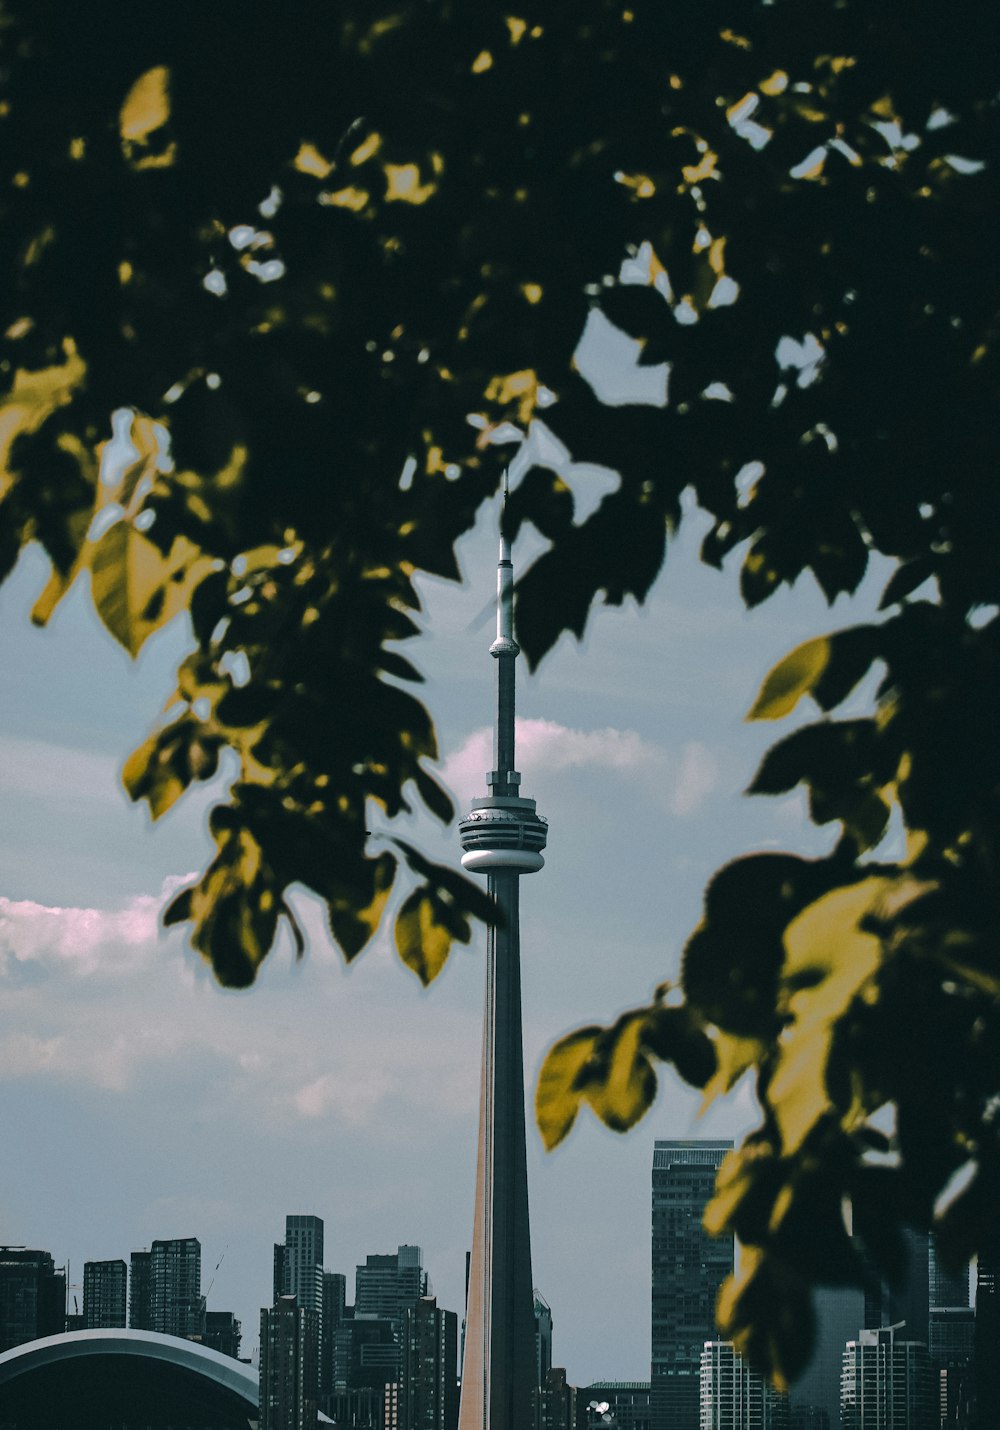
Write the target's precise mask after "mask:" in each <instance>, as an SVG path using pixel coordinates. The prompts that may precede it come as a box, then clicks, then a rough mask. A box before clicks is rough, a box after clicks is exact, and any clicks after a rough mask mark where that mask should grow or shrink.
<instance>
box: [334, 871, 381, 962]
mask: <svg viewBox="0 0 1000 1430" xmlns="http://www.w3.org/2000/svg"><path fill="white" fill-rule="evenodd" d="M345 872H346V871H345ZM395 877H396V860H395V858H394V857H393V856H392V855H391V854H390V853H389V852H388V850H384V851H383V852H382V853H381V854H380V855H379V856H378V858H377V859H365V860H363V861H362V863H361V866H360V871H359V875H358V877H357V878H356V879H355V880H354V881H353V882H349V881H348V880H347V879H346V878H343V879H342V880H340V881H338V887H337V889H336V892H335V893H334V894H332V895H331V896H330V897H329V898H328V899H327V905H326V911H327V917H328V918H329V920H330V932H331V933H332V934H333V937H334V938H335V939H336V941H337V943H338V944H339V945H340V947H341V949H342V950H343V953H344V957H345V958H346V959H347V961H348V963H350V962H351V961H352V960H353V959H355V958H357V956H358V954H359V953H360V952H361V950H362V949H363V948H364V947H365V946H366V944H368V943H369V942H370V940H371V939H372V938H373V936H374V934H375V932H376V930H377V929H378V926H379V924H380V923H381V921H382V913H383V910H384V909H385V905H386V900H387V899H388V897H389V894H390V892H391V890H392V883H393V880H394V878H395Z"/></svg>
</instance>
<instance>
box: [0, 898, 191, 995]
mask: <svg viewBox="0 0 1000 1430" xmlns="http://www.w3.org/2000/svg"><path fill="white" fill-rule="evenodd" d="M190 878H192V875H190V874H185V875H182V876H176V875H173V876H170V877H168V878H167V879H165V880H164V881H163V885H162V888H161V890H160V893H159V894H158V895H152V894H140V895H137V896H136V897H134V898H132V899H129V900H128V902H127V903H126V904H125V906H124V908H121V909H87V908H59V907H50V906H48V905H45V904H37V903H35V902H34V901H32V900H30V899H8V898H4V897H2V896H0V974H3V973H5V972H9V971H10V964H11V962H12V961H13V963H15V964H28V963H32V964H38V965H42V966H44V967H47V968H50V969H51V968H65V969H68V970H69V971H70V972H72V973H75V974H78V975H80V976H88V975H92V974H103V973H110V974H114V975H115V976H117V975H118V974H120V972H121V971H122V969H123V968H128V967H134V966H135V965H137V964H140V963H144V962H146V961H147V960H148V958H149V955H150V952H151V948H152V945H153V944H154V943H155V941H156V939H157V936H158V933H159V918H160V910H161V909H162V907H163V905H164V903H165V902H166V901H167V899H168V898H170V896H171V895H172V894H173V893H174V891H175V890H176V889H177V888H178V887H180V886H181V885H182V884H185V883H187V882H188V880H189V879H190Z"/></svg>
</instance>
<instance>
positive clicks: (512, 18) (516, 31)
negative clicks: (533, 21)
mask: <svg viewBox="0 0 1000 1430" xmlns="http://www.w3.org/2000/svg"><path fill="white" fill-rule="evenodd" d="M504 19H505V20H506V22H507V29H508V30H509V31H510V42H511V44H512V45H516V44H517V43H518V42H519V41H520V39H521V36H522V35H523V34H524V32H525V30H526V29H527V28H528V22H527V20H519V19H518V18H517V16H516V15H505V16H504Z"/></svg>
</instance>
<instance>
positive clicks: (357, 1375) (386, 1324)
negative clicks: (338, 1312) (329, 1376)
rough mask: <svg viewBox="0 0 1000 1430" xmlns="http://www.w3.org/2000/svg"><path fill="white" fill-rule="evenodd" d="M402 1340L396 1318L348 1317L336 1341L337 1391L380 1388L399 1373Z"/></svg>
mask: <svg viewBox="0 0 1000 1430" xmlns="http://www.w3.org/2000/svg"><path fill="white" fill-rule="evenodd" d="M399 1349H400V1347H399V1340H398V1336H397V1331H396V1325H395V1322H394V1321H389V1320H386V1319H384V1318H381V1317H377V1316H351V1317H347V1318H346V1319H345V1320H343V1321H342V1322H341V1324H340V1325H339V1326H338V1327H337V1332H336V1335H335V1336H334V1342H333V1388H334V1393H335V1395H344V1394H346V1393H347V1392H348V1391H351V1390H378V1391H379V1394H380V1395H381V1393H382V1390H383V1388H384V1387H385V1386H386V1385H388V1384H389V1382H390V1381H395V1380H396V1379H397V1377H398V1374H399Z"/></svg>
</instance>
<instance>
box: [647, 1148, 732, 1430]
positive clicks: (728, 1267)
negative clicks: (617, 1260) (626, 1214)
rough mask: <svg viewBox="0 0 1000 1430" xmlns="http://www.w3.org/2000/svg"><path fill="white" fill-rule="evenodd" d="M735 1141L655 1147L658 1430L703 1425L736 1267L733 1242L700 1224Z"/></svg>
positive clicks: (653, 1374)
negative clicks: (707, 1348) (726, 1284)
mask: <svg viewBox="0 0 1000 1430" xmlns="http://www.w3.org/2000/svg"><path fill="white" fill-rule="evenodd" d="M732 1145H733V1144H732V1142H708V1141H698V1142H657V1143H656V1144H655V1146H654V1149H653V1257H652V1261H653V1268H652V1269H653V1276H652V1281H653V1286H652V1319H653V1325H652V1364H651V1368H650V1408H651V1412H652V1414H651V1419H652V1430H691V1427H693V1426H696V1425H697V1424H698V1416H699V1401H700V1381H701V1352H702V1348H703V1346H704V1344H705V1342H706V1341H713V1340H715V1338H716V1336H717V1334H718V1332H717V1331H716V1326H715V1302H716V1299H717V1297H718V1294H719V1287H720V1286H721V1285H722V1283H723V1281H724V1280H725V1279H726V1277H727V1276H728V1275H729V1273H730V1272H731V1271H732V1269H733V1264H734V1243H733V1238H732V1237H731V1236H729V1237H711V1236H709V1234H708V1232H706V1231H705V1229H704V1228H703V1226H702V1224H701V1219H702V1216H703V1214H704V1211H705V1207H706V1205H707V1204H708V1201H709V1199H710V1197H711V1196H712V1193H713V1191H714V1190H715V1174H716V1172H717V1170H718V1168H719V1166H720V1164H721V1162H722V1159H723V1158H724V1157H725V1155H726V1153H727V1152H729V1151H730V1150H731V1149H732Z"/></svg>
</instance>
